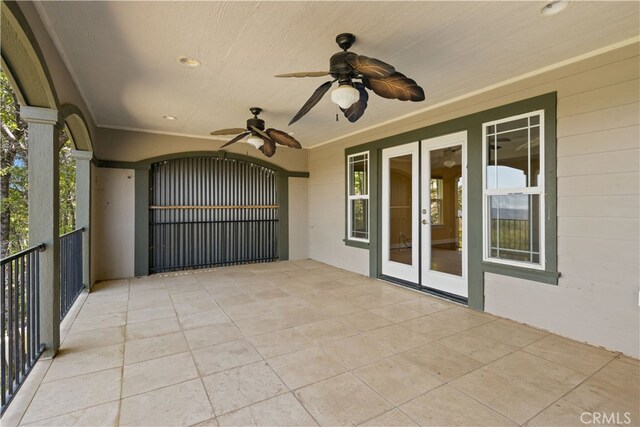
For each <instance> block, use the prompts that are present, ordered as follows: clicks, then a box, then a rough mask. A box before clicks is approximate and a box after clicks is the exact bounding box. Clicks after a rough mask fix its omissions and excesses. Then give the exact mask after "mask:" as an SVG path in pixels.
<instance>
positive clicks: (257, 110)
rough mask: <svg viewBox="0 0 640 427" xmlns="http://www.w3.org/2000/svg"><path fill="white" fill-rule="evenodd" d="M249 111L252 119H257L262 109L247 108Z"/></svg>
mask: <svg viewBox="0 0 640 427" xmlns="http://www.w3.org/2000/svg"><path fill="white" fill-rule="evenodd" d="M249 111H251V114H253V117H255V118H256V119H257V118H258V114H260V113H262V108H260V107H251V108H249Z"/></svg>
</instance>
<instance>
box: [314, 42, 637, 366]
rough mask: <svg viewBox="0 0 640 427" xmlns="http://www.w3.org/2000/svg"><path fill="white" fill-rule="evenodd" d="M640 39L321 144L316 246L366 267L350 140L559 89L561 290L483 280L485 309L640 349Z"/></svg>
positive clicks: (323, 254)
mask: <svg viewBox="0 0 640 427" xmlns="http://www.w3.org/2000/svg"><path fill="white" fill-rule="evenodd" d="M639 50H640V45H638V44H637V43H636V44H632V45H627V46H624V47H621V48H618V49H612V50H610V51H608V52H606V53H602V54H599V55H597V56H592V57H589V58H586V59H583V60H581V61H576V62H573V63H571V64H567V65H565V66H562V67H558V68H556V69H553V70H551V71H547V72H544V73H540V74H537V75H534V76H532V77H529V78H527V79H523V80H520V81H517V82H515V83H511V84H508V85H504V86H501V87H498V88H496V89H494V90H491V91H487V92H485V93H481V94H478V95H475V96H473V97H469V98H467V99H464V100H461V101H459V102H455V103H452V104H448V105H445V106H442V107H440V108H434V109H432V110H430V111H427V112H425V113H421V114H418V115H415V116H412V117H408V118H406V119H403V120H401V121H399V122H396V123H394V124H392V125H388V126H384V127H380V128H375V129H371V130H369V131H367V132H364V133H362V134H360V135H356V136H353V137H350V138H345V139H343V140H339V141H336V142H334V143H331V144H328V145H325V146H320V147H317V148H312V149H311V150H310V156H309V171H310V174H311V178H310V181H309V212H310V215H309V221H310V224H309V226H310V240H309V245H310V247H309V253H310V257H311V258H312V259H315V260H318V261H322V262H326V263H328V264H331V265H335V266H338V267H341V268H345V269H347V270H351V271H354V272H358V273H363V274H367V272H368V269H369V258H368V251H367V250H363V249H357V248H351V247H347V246H345V245H344V243H343V241H342V239H343V238H344V221H345V206H344V205H345V202H344V197H345V194H344V192H345V182H344V178H345V172H344V171H345V163H344V162H345V159H344V157H345V156H344V149H345V147H349V146H353V145H358V144H362V143H366V142H369V141H374V140H377V139H381V138H384V137H387V136H391V135H395V134H399V133H402V132H406V131H409V130H412V129H419V128H422V127H426V126H429V125H432V124H436V123H441V122H444V121H446V120H450V119H455V118H458V117H463V116H465V115H468V114H472V113H475V112H479V111H483V110H486V109H489V108H493V107H497V106H501V105H505V104H508V103H511V102H515V101H519V100H523V99H527V98H530V97H533V96H537V95H541V94H545V93H549V92H553V91H556V92H557V94H558V105H557V107H558V120H557V125H558V129H557V136H558V151H557V154H558V174H557V175H558V264H559V265H558V267H559V271H560V273H561V274H562V277H561V278H560V281H559V284H558V286H552V285H546V284H542V283H537V282H528V281H526V280H520V279H515V278H511V277H505V276H500V275H496V274H487V275H486V276H485V310H486V311H488V312H490V313H494V314H497V315H500V316H504V317H508V318H511V319H514V320H517V321H520V322H523V323H528V324H530V325H533V326H537V327H541V328H544V329H548V330H550V331H552V332H555V333H558V334H560V335H564V336H567V337H569V338H574V339H578V340H581V341H585V342H589V343H591V344H595V345H600V346H604V347H606V348H609V349H612V350H618V351H622V352H624V353H626V354H630V355H633V356H636V357H638V356H639V355H640V342H639V339H640V338H639V337H640V326H639V325H640V308H639V307H638V287H639V282H640V253H639V247H640V239H639V235H640V228H639V223H640V221H639V217H640V214H639V194H640V176H639V170H640V164H639V163H640V162H639V158H640V157H639V156H640V150H639V148H640V130H639V124H640V114H639V113H640V111H639V105H640V104H639V93H640V90H639V74H640V73H639V67H640V61H639V57H638V53H639Z"/></svg>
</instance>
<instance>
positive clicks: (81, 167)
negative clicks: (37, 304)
mask: <svg viewBox="0 0 640 427" xmlns="http://www.w3.org/2000/svg"><path fill="white" fill-rule="evenodd" d="M73 157H74V158H75V159H76V229H77V228H81V227H84V233H82V284H83V285H84V286H85V287H86V288H87V289H89V288H91V276H90V270H89V269H90V250H91V246H90V242H91V240H90V236H91V159H93V151H79V150H76V151H74V152H73Z"/></svg>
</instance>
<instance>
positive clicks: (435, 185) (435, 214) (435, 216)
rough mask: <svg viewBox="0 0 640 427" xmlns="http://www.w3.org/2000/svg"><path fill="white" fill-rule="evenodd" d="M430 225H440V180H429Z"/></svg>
mask: <svg viewBox="0 0 640 427" xmlns="http://www.w3.org/2000/svg"><path fill="white" fill-rule="evenodd" d="M429 185H430V190H431V191H430V192H431V224H442V179H440V178H431V181H430V183H429Z"/></svg>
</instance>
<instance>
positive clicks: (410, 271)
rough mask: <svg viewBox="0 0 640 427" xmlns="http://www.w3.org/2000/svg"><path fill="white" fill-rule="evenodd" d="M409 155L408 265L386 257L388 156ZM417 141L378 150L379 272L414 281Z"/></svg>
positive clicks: (416, 269) (416, 266) (417, 246)
mask: <svg viewBox="0 0 640 427" xmlns="http://www.w3.org/2000/svg"><path fill="white" fill-rule="evenodd" d="M407 154H410V155H411V224H412V226H411V245H412V248H411V265H407V264H402V263H399V262H395V261H392V260H391V259H390V257H389V249H390V242H389V231H390V230H389V202H390V198H389V181H390V174H389V160H390V159H391V158H393V157H399V156H404V155H407ZM418 165H419V163H418V142H411V143H409V144H404V145H401V146H398V147H391V148H385V149H384V150H382V218H381V220H382V274H383V275H385V276H390V277H395V278H398V279H401V280H405V281H407V282H411V283H415V284H417V283H418V279H419V272H420V268H419V256H418V254H419V252H420V243H419V242H420V235H419V225H418V207H419V203H418V200H419V192H418V188H419V169H418Z"/></svg>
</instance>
